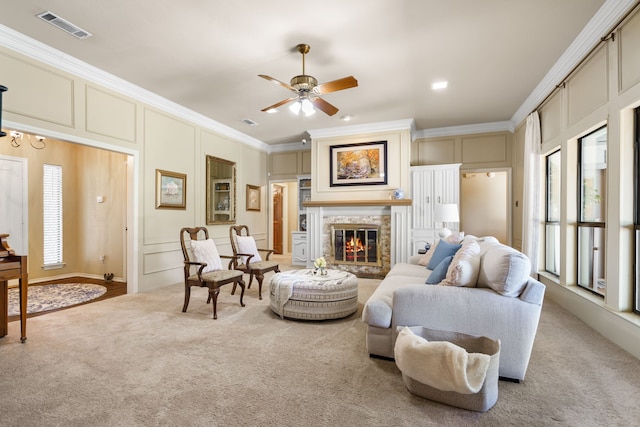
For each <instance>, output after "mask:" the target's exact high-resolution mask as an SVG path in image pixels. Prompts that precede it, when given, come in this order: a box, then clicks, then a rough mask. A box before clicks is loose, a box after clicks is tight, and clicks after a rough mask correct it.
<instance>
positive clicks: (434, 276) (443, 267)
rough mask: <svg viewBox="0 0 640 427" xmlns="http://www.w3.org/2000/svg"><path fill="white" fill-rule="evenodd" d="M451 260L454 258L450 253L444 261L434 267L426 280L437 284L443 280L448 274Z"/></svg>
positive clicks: (431, 283)
mask: <svg viewBox="0 0 640 427" xmlns="http://www.w3.org/2000/svg"><path fill="white" fill-rule="evenodd" d="M451 260H453V255H449V256H448V257H446V258H445V259H443V260H442V261H440V264H438V265H436V268H434V269H433V271H432V272H431V274H430V275H429V277H427V281H426V282H424V283H426V284H427V285H437V284H438V283H440V282H442V280H443V279H444V278H445V277H446V275H447V270H448V269H449V265H450V264H451Z"/></svg>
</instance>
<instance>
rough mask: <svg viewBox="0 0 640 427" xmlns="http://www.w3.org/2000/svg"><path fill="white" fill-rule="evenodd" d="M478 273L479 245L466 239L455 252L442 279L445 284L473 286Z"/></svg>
mask: <svg viewBox="0 0 640 427" xmlns="http://www.w3.org/2000/svg"><path fill="white" fill-rule="evenodd" d="M479 273H480V245H479V244H478V242H476V241H475V240H468V241H465V242H464V243H463V244H462V247H461V248H460V249H459V250H458V252H456V254H455V255H454V257H453V260H452V261H451V265H450V266H449V268H448V270H447V274H446V277H445V278H444V280H443V281H442V283H441V284H442V285H445V286H468V287H475V286H476V283H477V281H478V274H479Z"/></svg>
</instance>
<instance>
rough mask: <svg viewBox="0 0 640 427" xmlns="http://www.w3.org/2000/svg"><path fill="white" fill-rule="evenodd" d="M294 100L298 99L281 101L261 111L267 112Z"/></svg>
mask: <svg viewBox="0 0 640 427" xmlns="http://www.w3.org/2000/svg"><path fill="white" fill-rule="evenodd" d="M296 99H298V97H293V98H287V99H283V100H282V101H280V102H277V103H275V104H273V105H270V106H268V107H267V108H263V109H262V110H261V111H264V112H267V111H268V110H271V109H275V108H278V107H280V106H282V105H284V104H286V103H287V102H291V101H295V100H296Z"/></svg>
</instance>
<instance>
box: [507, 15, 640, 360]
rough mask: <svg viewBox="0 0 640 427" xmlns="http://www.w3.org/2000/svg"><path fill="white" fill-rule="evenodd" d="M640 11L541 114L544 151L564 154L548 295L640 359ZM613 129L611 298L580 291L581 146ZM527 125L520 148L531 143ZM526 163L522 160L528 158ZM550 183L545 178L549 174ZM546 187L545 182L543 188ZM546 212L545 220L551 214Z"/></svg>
mask: <svg viewBox="0 0 640 427" xmlns="http://www.w3.org/2000/svg"><path fill="white" fill-rule="evenodd" d="M638 52H640V13H637V12H636V13H635V15H632V16H631V17H629V18H628V19H627V21H626V22H624V23H623V24H622V25H621V27H619V28H618V29H616V31H615V38H611V39H609V40H608V41H605V42H602V43H601V44H600V45H599V46H598V47H597V48H596V49H595V50H594V51H593V52H592V54H591V55H590V56H589V57H588V58H586V60H585V61H584V63H583V64H582V65H581V66H579V67H578V68H577V69H576V70H575V72H574V73H573V74H572V75H570V76H568V77H567V78H566V80H565V82H564V85H560V87H559V88H558V89H557V90H556V91H555V92H554V93H553V94H552V95H551V96H550V97H549V98H548V99H547V100H546V101H545V102H544V104H543V105H541V106H540V107H539V109H538V111H539V114H540V120H541V135H542V147H541V148H542V152H543V153H544V154H548V153H551V152H553V151H555V150H557V149H561V150H562V151H561V152H562V154H561V155H562V180H561V181H562V182H561V188H562V195H563V199H562V201H561V203H562V212H561V234H560V240H561V247H560V265H561V267H560V268H561V274H560V277H559V278H557V277H554V276H551V275H548V274H544V273H543V274H542V276H541V280H542V281H543V282H544V283H545V284H546V285H547V295H548V296H549V297H550V298H552V299H553V300H555V301H556V302H558V303H560V304H561V305H562V306H563V307H565V308H567V309H568V310H569V311H571V312H572V313H573V314H575V315H576V316H578V317H579V318H581V319H582V320H584V321H585V322H586V323H588V324H589V325H590V326H591V327H593V328H594V329H596V330H597V331H599V332H600V333H602V334H603V335H605V336H606V337H608V338H609V339H611V340H612V341H614V342H615V343H616V344H618V345H620V346H621V347H623V348H625V349H626V350H627V351H629V352H631V353H632V354H634V355H635V356H636V357H640V326H638V325H639V323H638V316H637V315H635V314H632V313H631V308H632V296H633V256H632V254H633V181H634V178H633V138H634V130H633V117H632V111H633V108H635V107H637V106H639V105H640V67H639V66H638V64H639V61H640V59H639V58H640V56H639V55H638ZM604 124H606V125H607V132H608V142H607V188H606V191H607V199H608V200H607V206H606V222H607V227H606V248H605V250H606V267H605V268H606V279H607V289H606V296H605V298H604V300H603V299H602V298H599V297H597V296H594V295H592V294H591V293H589V292H587V291H585V290H582V289H580V288H578V287H577V286H576V263H577V261H576V256H575V253H576V249H575V248H576V243H577V241H576V221H577V207H576V200H577V198H576V187H577V182H576V181H577V140H578V138H580V137H581V136H583V135H585V134H587V133H589V132H591V131H593V130H594V129H596V128H598V127H600V126H602V125H604ZM523 128H524V126H523V125H522V124H520V126H519V127H518V129H519V130H518V131H517V132H516V144H515V146H516V147H518V148H519V149H520V147H522V146H523V145H524V130H523ZM518 157H519V159H518V160H519V161H520V162H521V157H520V155H519V156H518ZM542 176H543V177H544V174H542ZM538 185H539V186H540V188H542V189H544V182H543V180H542V179H541V182H539V183H538ZM540 214H541V215H542V218H543V217H544V216H543V214H544V213H543V212H542V211H541V212H540ZM542 245H544V242H542Z"/></svg>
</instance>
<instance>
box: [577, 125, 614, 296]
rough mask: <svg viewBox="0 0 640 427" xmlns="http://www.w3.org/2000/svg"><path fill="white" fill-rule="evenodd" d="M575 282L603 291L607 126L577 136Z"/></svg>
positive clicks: (600, 293)
mask: <svg viewBox="0 0 640 427" xmlns="http://www.w3.org/2000/svg"><path fill="white" fill-rule="evenodd" d="M578 174H579V176H578V186H579V188H578V256H577V258H578V285H579V286H582V287H583V288H585V289H588V290H590V291H592V292H595V293H596V294H598V295H604V294H605V289H606V280H605V271H604V267H605V255H606V254H605V224H606V223H605V221H606V218H605V212H606V178H607V128H606V126H603V127H601V128H600V129H597V130H595V131H594V132H592V133H590V134H588V135H586V136H584V137H582V138H580V139H579V140H578Z"/></svg>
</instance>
